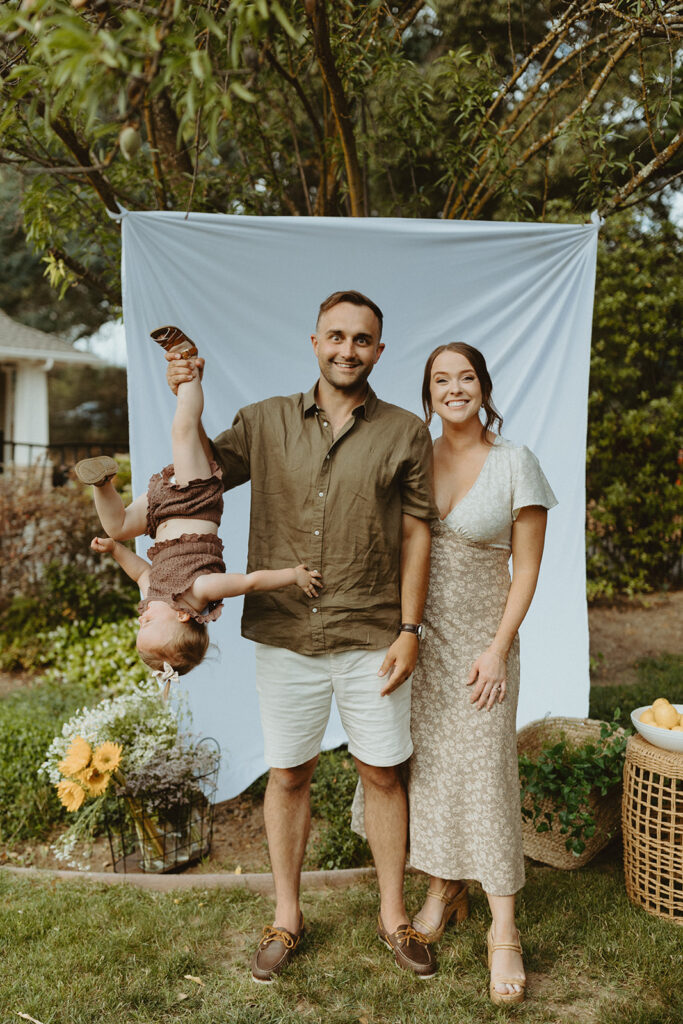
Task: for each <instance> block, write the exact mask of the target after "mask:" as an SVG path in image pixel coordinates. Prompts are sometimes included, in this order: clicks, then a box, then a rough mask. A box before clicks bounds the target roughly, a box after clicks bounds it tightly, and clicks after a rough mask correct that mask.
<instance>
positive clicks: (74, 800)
mask: <svg viewBox="0 0 683 1024" xmlns="http://www.w3.org/2000/svg"><path fill="white" fill-rule="evenodd" d="M57 796H58V797H59V799H60V800H61V801H62V803H63V804H64V806H65V807H66V809H67V811H77V810H78V808H79V807H80V806H81V805H82V804H83V801H84V800H85V790H84V789H83V786H79V784H78V783H77V782H72V781H71V779H62V781H61V782H60V783H59V784H58V785H57Z"/></svg>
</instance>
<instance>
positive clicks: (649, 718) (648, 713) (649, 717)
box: [640, 708, 655, 725]
mask: <svg viewBox="0 0 683 1024" xmlns="http://www.w3.org/2000/svg"><path fill="white" fill-rule="evenodd" d="M640 720H641V722H644V723H645V725H654V724H655V716H654V715H653V713H652V708H646V709H645V711H643V713H642V715H641V716H640Z"/></svg>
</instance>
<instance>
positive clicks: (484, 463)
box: [439, 437, 498, 523]
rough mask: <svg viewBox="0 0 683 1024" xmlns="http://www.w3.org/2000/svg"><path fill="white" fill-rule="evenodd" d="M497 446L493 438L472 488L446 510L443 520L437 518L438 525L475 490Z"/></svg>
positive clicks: (496, 441)
mask: <svg viewBox="0 0 683 1024" xmlns="http://www.w3.org/2000/svg"><path fill="white" fill-rule="evenodd" d="M497 444H498V438H497V437H496V438H495V439H494V440H493V442H492V444H491V449H490V451H488V452H487V453H486V458H485V459H484V461H483V462H482V464H481V469H480V470H479V472H478V473H477V475H476V477H475V479H474V482H473V483H472V486H471V487H470V488H469V490H467V491H465V493H464V494H463V496H462V498H460V499H459V500H458V501H456V503H455V505H451V507H450V509H449V510H448V512H447V513H446V515H445V516H444V517H443V519H442V518H441V516H439V522H440V523H445V522H446V520H447V519H448V518H449V516H452V515H453V513H454V512H455V510H456V508H458V507H459V506H460V505H462V503H463V501H464V500H465V498H468V497H469V495H470V494H471V493H472V491H473V490H474V488H475V487H476V486H477V484H478V483H479V480H480V479H481V476H482V473H483V472H484V470H485V469H486V464H487V462H488V461H489V456H490V455H491V452H492V451H493V449H494V448H495V447H496V445H497Z"/></svg>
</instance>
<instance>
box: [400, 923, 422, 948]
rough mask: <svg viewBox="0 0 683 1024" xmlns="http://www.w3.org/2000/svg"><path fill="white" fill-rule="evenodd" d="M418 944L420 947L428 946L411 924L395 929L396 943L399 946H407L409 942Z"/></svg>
mask: <svg viewBox="0 0 683 1024" xmlns="http://www.w3.org/2000/svg"><path fill="white" fill-rule="evenodd" d="M411 940H412V941H413V942H419V943H420V945H421V946H428V945H429V941H428V940H427V939H426V938H425V936H424V935H421V934H420V932H416V931H415V929H414V928H413V926H412V924H401V925H399V926H398V928H397V929H396V941H397V942H398V944H399V946H407V945H408V943H409V942H410V941H411Z"/></svg>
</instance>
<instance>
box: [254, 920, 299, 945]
mask: <svg viewBox="0 0 683 1024" xmlns="http://www.w3.org/2000/svg"><path fill="white" fill-rule="evenodd" d="M298 941H299V936H298V935H296V936H295V935H290V933H289V932H286V931H284V930H283V929H281V928H275V927H273V926H272V925H266V926H265V928H264V929H263V938H262V939H261V946H262V947H265V946H268V945H270V943H271V942H281V943H282V944H283V945H284V946H285V947H286V948H287V949H294V947H295V946H296V944H297V942H298Z"/></svg>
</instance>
